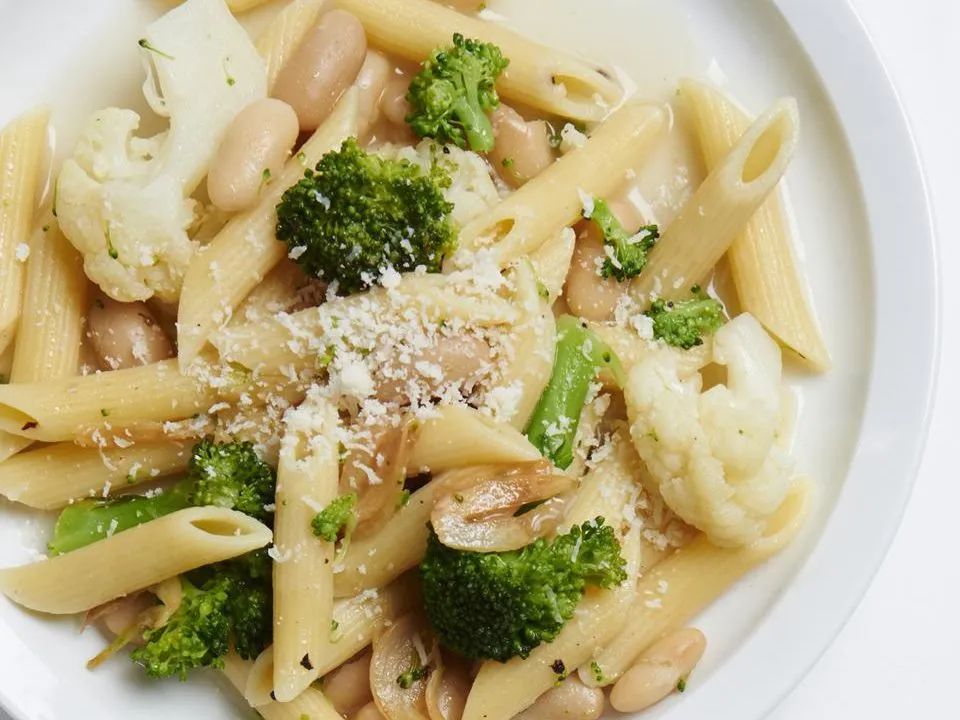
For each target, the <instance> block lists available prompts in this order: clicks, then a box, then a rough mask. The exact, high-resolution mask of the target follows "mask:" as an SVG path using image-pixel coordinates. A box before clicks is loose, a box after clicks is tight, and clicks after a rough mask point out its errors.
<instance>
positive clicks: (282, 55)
mask: <svg viewBox="0 0 960 720" xmlns="http://www.w3.org/2000/svg"><path fill="white" fill-rule="evenodd" d="M248 1H251V0H248ZM325 4H326V0H294V1H293V2H292V3H290V4H289V5H287V6H286V7H285V8H283V10H281V11H280V12H279V13H277V16H276V17H275V18H274V19H273V20H272V21H271V23H270V24H269V25H268V26H267V28H266V30H264V31H263V33H262V34H261V35H260V37H258V38H257V50H258V51H259V52H260V56H261V57H262V58H263V61H264V63H265V64H266V66H267V87H268V88H271V89H272V88H273V84H274V83H275V82H276V80H277V75H279V74H280V70H281V69H283V66H284V65H286V64H287V60H289V59H290V56H291V55H293V53H294V52H295V51H296V49H297V48H298V47H299V46H300V43H301V42H302V41H303V38H304V36H306V34H307V31H308V30H310V28H311V27H313V25H314V23H316V21H317V18H318V17H319V16H320V10H321V9H322V8H323V6H324V5H325Z"/></svg>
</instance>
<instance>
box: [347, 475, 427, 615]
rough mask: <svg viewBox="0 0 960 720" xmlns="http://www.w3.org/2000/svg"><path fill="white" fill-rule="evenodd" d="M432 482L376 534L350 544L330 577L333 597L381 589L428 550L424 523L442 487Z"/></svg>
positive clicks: (419, 491) (413, 496) (421, 489)
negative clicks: (331, 577)
mask: <svg viewBox="0 0 960 720" xmlns="http://www.w3.org/2000/svg"><path fill="white" fill-rule="evenodd" d="M441 481H442V476H441V477H440V478H436V479H434V480H431V481H430V482H428V483H427V484H426V485H424V486H423V487H422V488H420V489H419V490H417V491H416V492H415V493H413V494H412V495H411V496H410V499H409V500H408V502H407V504H406V505H404V506H403V507H402V508H400V509H399V510H397V512H395V513H394V514H393V517H391V518H390V520H388V521H387V523H386V524H385V525H384V526H383V527H382V528H381V529H380V530H379V531H378V532H377V533H376V534H375V535H371V536H369V537H365V538H361V539H354V540H352V541H351V542H350V547H349V548H348V549H347V553H346V556H345V557H344V559H343V562H342V563H341V565H342V568H340V567H338V568H335V571H334V575H333V593H334V597H352V596H354V595H356V594H358V593H361V592H363V591H364V590H369V589H372V588H378V587H383V586H384V585H386V584H387V583H388V582H390V581H391V580H393V579H394V578H397V577H399V576H400V575H402V574H403V573H404V572H406V571H407V570H409V569H410V568H412V567H414V566H415V565H416V564H417V563H419V562H420V560H421V559H422V558H423V553H424V552H425V551H426V549H427V523H428V522H430V513H431V512H433V503H434V500H435V498H436V495H437V493H438V491H439V490H440V487H441V484H442V482H441Z"/></svg>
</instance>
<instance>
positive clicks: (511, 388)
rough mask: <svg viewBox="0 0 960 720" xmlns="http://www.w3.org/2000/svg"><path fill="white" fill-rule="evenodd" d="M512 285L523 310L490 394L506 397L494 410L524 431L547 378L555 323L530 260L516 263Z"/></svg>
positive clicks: (549, 370) (503, 418)
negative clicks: (495, 384) (503, 364)
mask: <svg viewBox="0 0 960 720" xmlns="http://www.w3.org/2000/svg"><path fill="white" fill-rule="evenodd" d="M514 284H515V285H516V294H515V302H516V303H517V305H518V306H520V308H521V309H522V312H523V317H522V319H521V320H520V322H518V323H517V324H516V325H515V326H514V332H513V338H514V339H513V345H512V347H511V348H510V353H511V355H510V357H509V358H508V360H507V363H506V366H505V367H504V369H503V371H502V372H501V374H500V378H499V384H498V386H497V387H496V388H494V389H493V390H491V391H490V395H491V396H493V398H494V399H495V400H501V399H502V398H506V399H505V400H503V401H502V405H503V406H504V407H500V408H498V412H497V413H496V416H497V417H498V419H500V420H503V421H506V422H509V423H510V424H511V425H512V426H513V427H514V428H516V429H517V430H519V431H523V430H525V429H526V427H527V424H528V423H529V421H530V416H531V415H533V411H534V408H536V406H537V402H538V401H539V400H540V395H541V394H542V393H543V389H544V388H545V387H546V386H547V383H548V382H549V381H550V373H551V371H552V370H553V358H554V350H553V348H554V344H555V342H556V338H557V323H556V319H555V318H554V316H553V310H552V309H551V307H550V302H549V297H548V298H542V297H540V290H539V287H538V280H537V277H536V275H535V271H534V268H533V265H532V264H531V263H530V262H527V261H522V260H521V261H520V262H519V263H518V264H517V266H516V268H515V271H514ZM498 393H503V395H499V394H498Z"/></svg>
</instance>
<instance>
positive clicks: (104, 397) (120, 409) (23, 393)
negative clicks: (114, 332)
mask: <svg viewBox="0 0 960 720" xmlns="http://www.w3.org/2000/svg"><path fill="white" fill-rule="evenodd" d="M213 401H214V392H213V391H212V390H211V389H209V388H205V387H203V386H202V385H201V384H200V383H199V382H198V381H197V380H196V379H194V378H191V377H187V376H185V375H181V374H180V372H179V371H178V370H177V361H176V360H164V361H162V362H158V363H153V364H152V365H144V366H142V367H135V368H129V369H126V370H112V371H109V372H101V373H96V374H93V375H84V376H81V377H76V378H66V379H62V380H55V381H46V382H41V383H17V384H12V385H3V386H0V430H3V431H5V432H8V433H12V434H14V435H20V436H23V437H25V438H29V439H31V440H43V441H45V442H55V441H59V440H69V439H71V438H73V436H74V433H75V432H76V430H77V428H79V427H83V426H87V425H96V424H98V423H101V424H103V427H104V428H106V424H107V423H110V424H116V425H117V426H118V427H121V426H123V425H124V424H125V423H129V422H132V421H149V420H153V421H164V420H180V419H183V418H187V417H190V416H191V415H193V414H195V413H197V412H199V411H201V410H205V409H206V408H207V407H209V406H210V405H211V404H213Z"/></svg>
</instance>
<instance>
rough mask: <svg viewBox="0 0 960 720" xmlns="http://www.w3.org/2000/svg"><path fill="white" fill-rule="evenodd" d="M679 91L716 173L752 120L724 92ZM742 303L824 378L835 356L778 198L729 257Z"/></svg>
mask: <svg viewBox="0 0 960 720" xmlns="http://www.w3.org/2000/svg"><path fill="white" fill-rule="evenodd" d="M680 91H681V94H682V95H683V97H684V98H686V100H687V102H688V103H689V105H690V108H691V109H692V111H693V113H692V115H693V121H694V126H695V127H696V130H697V135H698V136H699V138H700V147H701V148H702V150H703V156H704V160H705V161H706V165H707V168H708V169H712V168H714V167H716V166H717V165H718V164H719V163H720V162H721V160H722V159H723V157H724V155H726V154H727V153H728V152H730V150H731V149H732V148H733V146H734V145H736V142H737V140H738V138H740V136H741V135H742V134H743V133H744V132H746V130H747V129H748V128H749V127H750V119H749V117H748V116H747V114H746V113H745V112H744V111H743V110H741V109H740V108H739V107H737V105H736V104H735V103H734V102H733V101H731V100H730V99H729V98H727V97H726V96H725V95H724V94H723V93H722V92H720V91H719V90H717V89H715V88H712V87H710V86H709V85H705V84H703V83H699V82H695V81H693V80H686V81H684V82H682V83H681V85H680ZM727 259H728V260H729V262H730V271H731V274H732V275H733V282H734V285H735V286H736V288H737V297H738V299H739V301H740V307H741V309H742V310H743V311H744V312H748V313H750V314H751V315H753V316H754V317H755V318H757V320H759V321H760V323H761V324H762V325H763V326H764V327H765V328H766V329H767V330H768V331H769V332H770V333H771V334H772V335H773V336H774V337H775V338H776V339H777V340H778V341H779V342H780V344H781V345H783V346H784V347H785V348H787V349H788V350H791V351H792V352H793V353H795V354H796V355H798V356H799V357H800V358H801V359H802V360H804V361H805V362H806V363H807V364H808V365H809V366H810V367H811V368H813V369H814V370H816V371H818V372H824V371H826V370H827V369H829V367H830V354H829V352H828V351H827V348H826V345H825V343H824V341H823V335H822V333H821V332H820V326H819V323H818V322H817V318H816V314H815V313H814V311H813V307H812V305H811V303H810V300H809V296H808V292H807V288H806V287H805V282H804V279H803V274H802V272H801V270H800V267H799V263H798V262H797V257H796V255H795V253H794V251H793V242H792V238H791V235H790V227H789V223H788V222H787V219H786V216H785V213H784V208H783V201H782V198H781V197H780V194H779V193H773V194H771V195H770V197H768V198H767V200H766V202H764V203H763V204H762V205H761V206H760V207H759V209H758V210H757V211H756V212H755V213H754V215H753V217H752V218H750V221H749V222H748V223H747V225H746V227H745V228H744V230H743V232H742V233H740V235H738V236H737V238H736V239H735V240H734V241H733V244H732V245H731V246H730V249H729V250H728V251H727Z"/></svg>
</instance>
